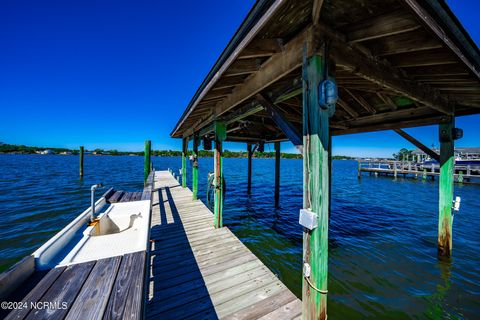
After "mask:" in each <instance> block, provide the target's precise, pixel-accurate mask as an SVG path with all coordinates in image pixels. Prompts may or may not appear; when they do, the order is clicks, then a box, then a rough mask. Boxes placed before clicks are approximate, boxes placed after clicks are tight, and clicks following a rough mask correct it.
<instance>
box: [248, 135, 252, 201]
mask: <svg viewBox="0 0 480 320" xmlns="http://www.w3.org/2000/svg"><path fill="white" fill-rule="evenodd" d="M247 153H248V174H247V194H248V195H250V194H252V155H253V150H252V144H251V143H247Z"/></svg>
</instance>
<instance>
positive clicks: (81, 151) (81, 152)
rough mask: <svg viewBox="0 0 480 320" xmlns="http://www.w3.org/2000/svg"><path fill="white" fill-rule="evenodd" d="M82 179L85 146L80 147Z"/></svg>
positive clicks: (81, 175) (81, 174)
mask: <svg viewBox="0 0 480 320" xmlns="http://www.w3.org/2000/svg"><path fill="white" fill-rule="evenodd" d="M79 155H80V177H83V146H80V152H79Z"/></svg>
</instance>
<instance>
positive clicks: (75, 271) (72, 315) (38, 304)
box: [5, 251, 146, 320]
mask: <svg viewBox="0 0 480 320" xmlns="http://www.w3.org/2000/svg"><path fill="white" fill-rule="evenodd" d="M145 256H146V253H145V252H144V251H140V252H135V253H130V254H126V255H123V256H116V257H111V258H106V259H101V260H97V261H89V262H85V263H79V264H73V265H69V266H66V267H65V266H63V267H57V268H54V269H51V270H50V271H49V272H48V273H47V274H46V275H45V276H44V277H43V278H42V279H41V280H40V282H38V284H37V285H36V286H35V287H34V288H33V290H31V291H30V292H29V293H28V294H27V295H26V296H25V297H24V298H23V299H22V300H21V301H22V302H21V304H19V305H20V306H21V307H17V308H16V309H15V310H13V311H12V312H10V313H9V314H8V316H6V318H5V319H6V320H7V319H8V320H10V319H140V318H141V317H142V313H143V301H142V297H143V292H144V289H143V288H144V286H143V284H144V275H145Z"/></svg>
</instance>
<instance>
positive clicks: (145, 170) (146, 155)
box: [143, 140, 152, 184]
mask: <svg viewBox="0 0 480 320" xmlns="http://www.w3.org/2000/svg"><path fill="white" fill-rule="evenodd" d="M151 151H152V142H151V141H150V140H145V152H144V154H143V157H144V164H143V183H144V184H145V183H147V179H148V175H149V174H150V153H151Z"/></svg>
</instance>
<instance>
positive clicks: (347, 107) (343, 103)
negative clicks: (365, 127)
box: [338, 98, 358, 119]
mask: <svg viewBox="0 0 480 320" xmlns="http://www.w3.org/2000/svg"><path fill="white" fill-rule="evenodd" d="M338 105H339V106H340V107H341V108H342V109H343V110H345V112H346V113H348V114H349V115H350V116H351V117H352V118H354V119H356V118H358V113H357V111H355V109H353V108H352V107H351V106H350V105H349V104H348V103H347V102H346V101H345V100H343V99H341V98H339V99H338Z"/></svg>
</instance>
